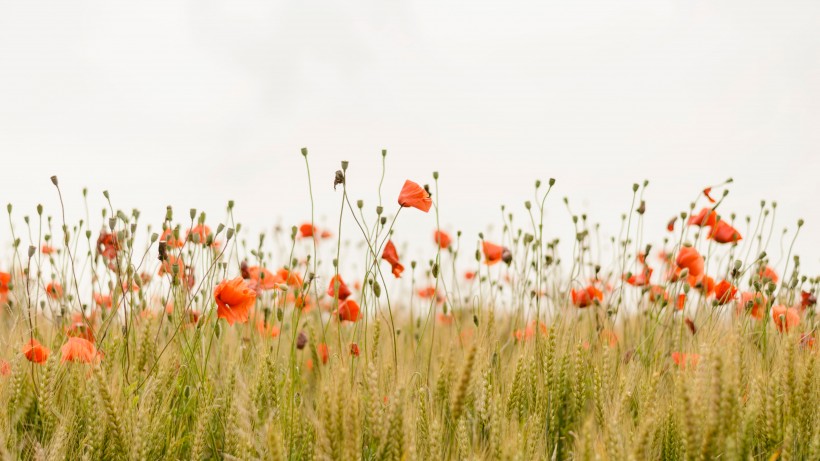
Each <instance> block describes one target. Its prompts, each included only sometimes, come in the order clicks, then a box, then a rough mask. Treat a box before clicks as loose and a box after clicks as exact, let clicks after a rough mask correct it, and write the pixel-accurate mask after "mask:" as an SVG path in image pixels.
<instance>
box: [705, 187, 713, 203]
mask: <svg viewBox="0 0 820 461" xmlns="http://www.w3.org/2000/svg"><path fill="white" fill-rule="evenodd" d="M711 194H712V188H711V187H707V188H706V189H703V195H704V196H705V197H706V199H707V200H709V202H710V203H715V199H713V198H712V195H711Z"/></svg>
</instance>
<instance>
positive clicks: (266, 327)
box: [256, 318, 280, 338]
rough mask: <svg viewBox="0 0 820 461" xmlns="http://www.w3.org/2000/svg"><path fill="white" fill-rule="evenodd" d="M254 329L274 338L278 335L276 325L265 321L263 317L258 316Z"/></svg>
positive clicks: (278, 330)
mask: <svg viewBox="0 0 820 461" xmlns="http://www.w3.org/2000/svg"><path fill="white" fill-rule="evenodd" d="M256 331H258V332H259V334H261V335H262V336H270V337H271V338H275V337H277V336H279V332H280V329H279V326H278V325H271V324H270V323H266V322H265V319H264V318H260V319H259V320H257V321H256Z"/></svg>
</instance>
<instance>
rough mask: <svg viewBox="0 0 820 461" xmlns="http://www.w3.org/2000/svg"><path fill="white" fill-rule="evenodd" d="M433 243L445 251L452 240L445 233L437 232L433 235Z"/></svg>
mask: <svg viewBox="0 0 820 461" xmlns="http://www.w3.org/2000/svg"><path fill="white" fill-rule="evenodd" d="M433 241H435V242H436V244H438V246H439V247H440V248H441V249H442V250H446V249H447V248H450V243H452V241H453V240H452V239H451V238H450V236H449V235H448V234H447V232H444V231H441V230H437V231H435V232H434V233H433Z"/></svg>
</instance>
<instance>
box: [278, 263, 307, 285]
mask: <svg viewBox="0 0 820 461" xmlns="http://www.w3.org/2000/svg"><path fill="white" fill-rule="evenodd" d="M276 277H278V278H279V280H280V281H281V282H280V283H285V284H287V286H289V287H291V288H293V289H296V290H301V289H302V287H303V286H304V284H305V282H304V281H303V280H302V276H301V275H299V274H298V273H297V272H294V271H292V270H288V269H286V268H284V267H283V268H281V269H279V270H278V271H277V272H276Z"/></svg>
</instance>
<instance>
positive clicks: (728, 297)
mask: <svg viewBox="0 0 820 461" xmlns="http://www.w3.org/2000/svg"><path fill="white" fill-rule="evenodd" d="M735 295H737V287H735V286H734V285H732V284H731V283H729V282H728V281H727V280H721V281H720V282H718V283H717V285H715V301H717V303H718V304H726V303H728V302H729V301H732V300H734V299H735Z"/></svg>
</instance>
